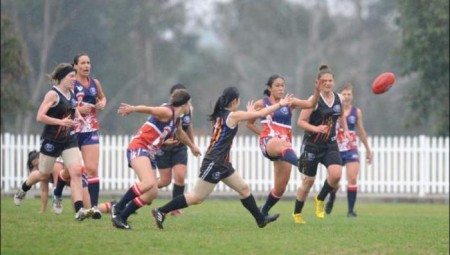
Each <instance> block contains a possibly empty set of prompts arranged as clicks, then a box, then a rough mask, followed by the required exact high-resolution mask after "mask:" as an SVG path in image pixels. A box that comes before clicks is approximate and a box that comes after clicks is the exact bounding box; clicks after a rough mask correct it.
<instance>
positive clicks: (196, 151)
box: [190, 145, 202, 157]
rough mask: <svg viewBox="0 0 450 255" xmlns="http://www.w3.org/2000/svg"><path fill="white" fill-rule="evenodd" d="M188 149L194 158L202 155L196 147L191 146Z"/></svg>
mask: <svg viewBox="0 0 450 255" xmlns="http://www.w3.org/2000/svg"><path fill="white" fill-rule="evenodd" d="M190 149H191V152H192V154H193V155H194V156H196V157H198V156H201V155H202V153H201V152H200V149H199V148H198V147H197V146H196V145H194V146H192V147H191V148H190Z"/></svg>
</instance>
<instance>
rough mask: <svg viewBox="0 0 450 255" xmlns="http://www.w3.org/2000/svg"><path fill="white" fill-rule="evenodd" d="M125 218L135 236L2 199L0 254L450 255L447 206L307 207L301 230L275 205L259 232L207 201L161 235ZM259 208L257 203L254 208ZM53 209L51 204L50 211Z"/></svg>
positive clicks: (285, 206)
mask: <svg viewBox="0 0 450 255" xmlns="http://www.w3.org/2000/svg"><path fill="white" fill-rule="evenodd" d="M166 201H167V200H160V199H158V200H157V201H155V203H154V204H153V205H152V206H150V207H145V208H143V209H141V210H139V212H138V214H137V215H132V216H131V217H130V225H131V226H132V227H133V230H131V231H126V230H117V229H115V228H113V227H112V225H111V220H110V217H109V215H103V218H102V219H101V220H92V219H87V220H85V221H82V222H78V221H75V220H74V213H73V212H72V210H69V207H70V206H71V205H70V202H69V199H65V201H64V202H63V204H64V206H65V211H64V212H63V214H62V215H54V214H53V212H52V211H51V208H49V209H48V211H47V212H46V213H44V214H39V213H38V210H39V200H38V199H34V198H27V199H25V200H24V201H23V203H22V205H21V206H20V207H16V206H15V205H14V203H13V199H12V197H3V198H2V199H1V254H14V255H17V254H114V255H115V254H274V255H275V254H332V255H337V254H448V249H449V230H448V228H449V207H448V204H407V203H403V204H394V203H390V204H386V203H363V202H361V203H358V204H357V212H358V214H359V216H358V218H353V219H349V218H347V217H346V204H345V203H344V202H337V203H336V205H335V208H334V211H333V214H332V215H329V216H327V217H325V219H324V220H321V221H320V220H317V219H316V218H315V216H314V205H313V204H314V203H313V202H312V201H311V200H309V201H308V202H307V203H306V205H305V208H304V214H305V216H306V221H307V224H306V225H296V224H294V223H293V220H292V217H291V212H292V209H293V206H294V204H293V200H287V199H286V200H283V201H281V202H279V203H278V204H277V205H276V207H275V208H274V209H272V211H273V212H280V213H281V217H280V218H279V219H278V221H276V222H274V223H272V224H269V225H267V226H266V228H264V229H259V228H258V227H257V226H256V224H255V222H254V221H253V219H252V217H251V216H250V214H249V213H247V211H246V210H245V209H244V208H243V207H242V206H241V203H240V201H239V200H238V199H235V200H215V199H211V200H207V201H206V202H204V203H203V204H201V205H198V206H193V207H190V208H187V209H185V210H184V215H181V216H167V218H166V221H165V225H164V227H165V229H164V230H158V229H157V228H156V226H155V225H154V222H153V218H152V217H151V216H150V210H151V208H153V207H154V206H159V205H162V204H163V203H164V202H166ZM258 202H259V204H262V201H258ZM49 207H50V205H49Z"/></svg>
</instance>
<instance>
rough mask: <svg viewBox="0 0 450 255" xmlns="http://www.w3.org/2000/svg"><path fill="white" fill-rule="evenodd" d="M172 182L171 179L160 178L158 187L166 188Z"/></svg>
mask: <svg viewBox="0 0 450 255" xmlns="http://www.w3.org/2000/svg"><path fill="white" fill-rule="evenodd" d="M169 184H170V179H159V180H158V188H164V187H167V186H169Z"/></svg>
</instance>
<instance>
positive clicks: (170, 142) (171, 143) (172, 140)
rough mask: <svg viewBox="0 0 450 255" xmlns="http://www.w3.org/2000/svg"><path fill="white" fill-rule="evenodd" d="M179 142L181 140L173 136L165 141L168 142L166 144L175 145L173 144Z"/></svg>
mask: <svg viewBox="0 0 450 255" xmlns="http://www.w3.org/2000/svg"><path fill="white" fill-rule="evenodd" d="M177 143H180V141H178V140H177V139H173V138H169V139H167V140H165V141H164V144H166V145H173V144H177Z"/></svg>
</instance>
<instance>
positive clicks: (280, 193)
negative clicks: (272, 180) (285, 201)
mask: <svg viewBox="0 0 450 255" xmlns="http://www.w3.org/2000/svg"><path fill="white" fill-rule="evenodd" d="M285 191H286V186H280V187H275V188H273V190H272V193H273V195H275V196H277V197H282V196H283V194H284V192H285Z"/></svg>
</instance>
